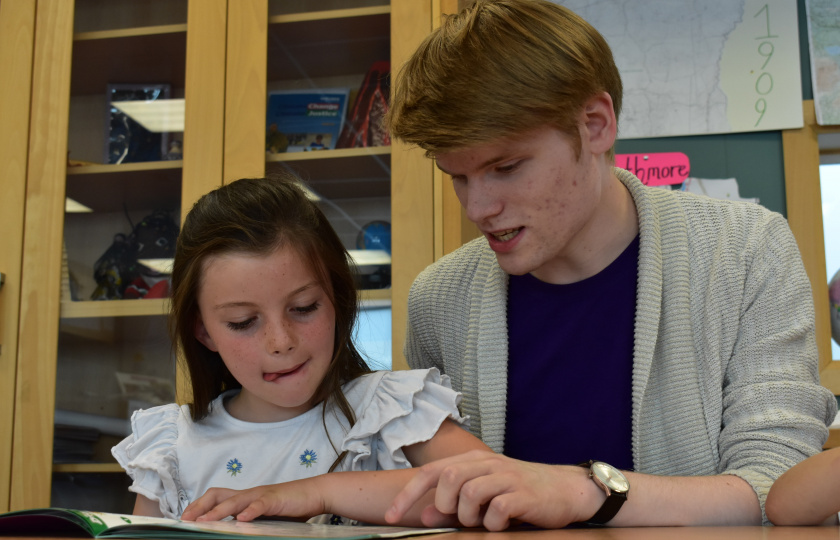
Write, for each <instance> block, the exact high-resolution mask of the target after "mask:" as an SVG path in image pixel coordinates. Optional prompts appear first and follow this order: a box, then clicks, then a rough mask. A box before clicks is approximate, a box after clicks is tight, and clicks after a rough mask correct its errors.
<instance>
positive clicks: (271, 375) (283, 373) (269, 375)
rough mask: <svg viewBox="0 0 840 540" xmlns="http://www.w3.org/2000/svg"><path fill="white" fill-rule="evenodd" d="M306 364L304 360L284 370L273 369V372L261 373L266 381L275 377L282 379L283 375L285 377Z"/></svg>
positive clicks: (275, 378)
mask: <svg viewBox="0 0 840 540" xmlns="http://www.w3.org/2000/svg"><path fill="white" fill-rule="evenodd" d="M304 365H306V362H303V363H301V364H298V365H297V366H295V367H293V368H292V369H289V370H286V371H275V372H273V373H263V380H264V381H266V382H274V381H276V380H277V379H282V378H283V377H287V376H289V375H293V374H295V373H297V372H298V371H300V369H301V368H302V367H303V366H304Z"/></svg>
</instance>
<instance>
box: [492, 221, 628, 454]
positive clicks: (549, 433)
mask: <svg viewBox="0 0 840 540" xmlns="http://www.w3.org/2000/svg"><path fill="white" fill-rule="evenodd" d="M638 258H639V238H638V236H637V237H636V239H634V240H633V242H631V243H630V245H629V246H627V248H626V249H625V250H624V252H623V253H622V254H621V255H619V257H618V258H617V259H616V260H615V261H613V262H612V263H611V264H610V265H609V266H608V267H607V268H605V269H604V270H602V271H601V272H600V273H598V274H596V275H594V276H592V277H590V278H587V279H585V280H583V281H579V282H577V283H571V284H568V285H552V284H549V283H544V282H542V281H540V280H538V279H537V278H535V277H534V276H532V275H530V274H526V275H524V276H510V289H509V295H508V306H507V310H508V313H507V315H508V339H509V344H508V351H509V352H508V389H507V418H506V426H505V455H508V456H510V457H513V458H516V459H522V460H526V461H535V462H540V463H552V464H576V463H581V462H583V461H588V460H590V459H596V460H599V461H604V462H606V463H609V464H610V465H613V466H614V467H617V468H619V469H624V470H632V468H633V455H632V450H631V432H632V429H631V411H632V407H631V405H632V397H631V385H632V371H633V321H634V319H635V314H636V274H637V266H638Z"/></svg>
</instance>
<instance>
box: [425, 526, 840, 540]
mask: <svg viewBox="0 0 840 540" xmlns="http://www.w3.org/2000/svg"><path fill="white" fill-rule="evenodd" d="M413 538H415V539H417V540H422V539H426V540H671V539H675V540H708V539H713V540H797V539H800V538H803V539H805V540H811V539H817V540H821V539H824V540H828V539H831V540H840V527H641V528H626V529H621V528H607V527H605V528H591V529H561V530H556V531H541V530H525V531H516V530H514V531H504V532H497V533H491V532H486V531H482V530H466V531H459V532H456V533H448V534H439V535H434V536H417V537H413Z"/></svg>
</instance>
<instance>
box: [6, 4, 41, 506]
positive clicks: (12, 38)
mask: <svg viewBox="0 0 840 540" xmlns="http://www.w3.org/2000/svg"><path fill="white" fill-rule="evenodd" d="M34 39H35V1H34V0H30V1H26V2H9V1H5V2H2V3H0V65H3V66H5V69H6V73H7V76H6V77H4V78H3V80H2V82H0V118H3V129H2V130H0V178H2V179H3V181H2V188H0V189H2V191H0V231H3V241H2V242H0V512H7V511H8V510H9V483H10V481H11V461H12V420H13V416H12V413H13V411H14V399H15V374H16V372H17V365H16V362H17V342H18V320H19V312H18V306H19V303H20V271H21V253H22V249H23V234H22V231H23V208H24V200H25V193H26V150H27V144H28V142H29V141H28V135H29V99H30V91H31V83H32V54H33V47H34Z"/></svg>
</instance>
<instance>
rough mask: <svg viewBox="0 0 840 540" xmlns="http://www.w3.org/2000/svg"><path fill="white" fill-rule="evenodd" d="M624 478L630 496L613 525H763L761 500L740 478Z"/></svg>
mask: <svg viewBox="0 0 840 540" xmlns="http://www.w3.org/2000/svg"><path fill="white" fill-rule="evenodd" d="M625 475H626V476H627V479H628V480H629V482H630V493H629V494H628V497H627V502H626V503H625V504H624V505H623V506H622V508H621V510H620V511H619V512H618V514H617V515H616V516H615V518H613V519H612V521H610V523H609V525H610V526H615V527H634V526H635V527H643V526H686V525H694V526H700V525H761V520H762V518H761V507H760V505H759V502H758V497H757V496H756V494H755V491H753V489H752V487H751V486H750V485H749V484H748V483H747V482H746V481H745V480H743V479H741V478H739V477H737V476H732V475H718V476H653V475H649V474H639V473H632V472H627V473H625Z"/></svg>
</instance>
